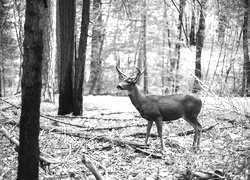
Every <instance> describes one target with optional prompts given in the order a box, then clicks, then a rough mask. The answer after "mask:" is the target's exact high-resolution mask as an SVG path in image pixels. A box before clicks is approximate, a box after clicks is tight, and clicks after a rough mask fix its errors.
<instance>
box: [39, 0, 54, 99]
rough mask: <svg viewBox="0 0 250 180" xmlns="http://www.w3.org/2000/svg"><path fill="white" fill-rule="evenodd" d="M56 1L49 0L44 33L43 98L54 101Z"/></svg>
mask: <svg viewBox="0 0 250 180" xmlns="http://www.w3.org/2000/svg"><path fill="white" fill-rule="evenodd" d="M55 8H56V2H55V1H48V8H47V10H46V12H45V15H44V16H45V17H44V18H45V21H46V23H45V33H44V34H43V41H44V49H43V70H42V78H43V87H42V98H43V100H46V101H49V102H54V79H55V77H54V75H55V58H56V57H55V56H56V53H55V51H56V41H55V35H56V26H55V24H56V21H55V20H56V19H55V13H56V11H55Z"/></svg>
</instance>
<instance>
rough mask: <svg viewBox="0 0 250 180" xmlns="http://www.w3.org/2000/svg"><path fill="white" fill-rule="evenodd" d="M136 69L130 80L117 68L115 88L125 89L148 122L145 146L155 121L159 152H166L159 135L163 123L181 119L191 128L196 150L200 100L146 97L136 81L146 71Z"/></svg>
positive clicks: (177, 96)
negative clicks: (117, 80) (159, 146)
mask: <svg viewBox="0 0 250 180" xmlns="http://www.w3.org/2000/svg"><path fill="white" fill-rule="evenodd" d="M135 68H136V69H137V71H138V72H137V74H136V75H135V76H133V77H130V76H127V75H126V74H124V73H123V72H121V71H120V70H119V68H118V67H117V66H116V70H117V72H118V74H119V79H120V80H121V81H120V82H119V83H118V85H117V87H116V88H117V89H118V90H127V92H128V97H129V98H130V100H131V102H132V104H133V105H134V107H135V108H136V109H137V111H138V112H139V113H140V115H141V117H142V118H144V119H146V120H147V121H148V122H147V129H146V139H145V144H146V145H148V139H149V134H150V131H151V128H152V125H153V122H155V124H156V128H157V132H158V136H159V138H160V143H161V151H162V152H165V151H166V148H165V144H164V141H163V136H162V125H163V121H167V122H170V121H174V120H177V119H180V118H183V119H184V120H186V121H187V122H188V123H189V124H190V125H191V126H192V127H193V128H194V130H195V134H194V140H193V148H194V149H199V145H200V136H201V131H202V126H201V125H200V123H199V122H198V120H197V117H198V115H199V113H200V111H201V107H202V101H201V99H200V98H199V97H198V96H197V95H194V94H174V95H145V94H143V93H141V92H140V91H139V89H138V87H137V82H138V80H139V78H140V76H141V75H142V74H143V73H144V70H145V69H144V70H143V71H142V72H141V71H140V70H139V69H138V68H137V67H135Z"/></svg>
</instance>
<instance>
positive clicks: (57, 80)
mask: <svg viewBox="0 0 250 180" xmlns="http://www.w3.org/2000/svg"><path fill="white" fill-rule="evenodd" d="M60 36H61V31H60V14H59V0H56V47H57V50H56V65H55V85H56V87H55V89H56V90H55V92H57V93H58V91H59V89H60V74H61V41H60Z"/></svg>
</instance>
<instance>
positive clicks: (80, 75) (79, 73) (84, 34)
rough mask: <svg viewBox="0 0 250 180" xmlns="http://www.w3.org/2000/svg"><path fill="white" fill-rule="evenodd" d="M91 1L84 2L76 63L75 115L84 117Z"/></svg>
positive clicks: (85, 0)
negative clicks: (83, 97) (83, 98)
mask: <svg viewBox="0 0 250 180" xmlns="http://www.w3.org/2000/svg"><path fill="white" fill-rule="evenodd" d="M89 6H90V0H83V5H82V24H81V34H80V42H79V49H78V58H77V59H76V62H75V86H74V106H73V115H82V96H83V81H84V70H85V60H86V49H87V38H88V26H89V9H90V7H89Z"/></svg>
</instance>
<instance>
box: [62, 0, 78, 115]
mask: <svg viewBox="0 0 250 180" xmlns="http://www.w3.org/2000/svg"><path fill="white" fill-rule="evenodd" d="M75 12H76V9H75V0H71V1H69V0H59V15H60V18H59V19H60V43H61V46H60V47H61V70H60V87H59V93H60V95H59V110H58V115H65V114H69V113H71V112H72V111H73V82H72V80H73V79H72V64H73V57H74V31H75Z"/></svg>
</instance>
